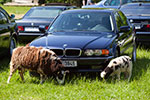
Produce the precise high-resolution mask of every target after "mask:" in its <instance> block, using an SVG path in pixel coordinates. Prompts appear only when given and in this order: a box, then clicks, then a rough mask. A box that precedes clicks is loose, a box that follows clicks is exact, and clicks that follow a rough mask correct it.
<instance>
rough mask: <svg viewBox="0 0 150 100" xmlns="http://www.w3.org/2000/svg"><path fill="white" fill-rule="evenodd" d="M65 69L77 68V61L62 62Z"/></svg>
mask: <svg viewBox="0 0 150 100" xmlns="http://www.w3.org/2000/svg"><path fill="white" fill-rule="evenodd" d="M62 63H63V64H64V66H65V67H77V61H62Z"/></svg>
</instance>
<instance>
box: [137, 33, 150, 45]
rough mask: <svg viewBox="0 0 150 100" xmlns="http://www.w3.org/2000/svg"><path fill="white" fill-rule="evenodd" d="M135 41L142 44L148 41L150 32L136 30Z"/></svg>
mask: <svg viewBox="0 0 150 100" xmlns="http://www.w3.org/2000/svg"><path fill="white" fill-rule="evenodd" d="M136 42H140V43H142V44H147V43H148V44H149V43H150V32H136Z"/></svg>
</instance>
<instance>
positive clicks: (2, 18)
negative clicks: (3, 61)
mask: <svg viewBox="0 0 150 100" xmlns="http://www.w3.org/2000/svg"><path fill="white" fill-rule="evenodd" d="M9 31H10V30H9V20H8V17H7V16H6V15H5V14H4V13H3V12H2V11H1V10H0V56H1V55H7V54H8V53H9V36H10V32H9Z"/></svg>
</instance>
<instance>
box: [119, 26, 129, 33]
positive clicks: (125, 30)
mask: <svg viewBox="0 0 150 100" xmlns="http://www.w3.org/2000/svg"><path fill="white" fill-rule="evenodd" d="M129 31H130V26H121V27H120V32H129Z"/></svg>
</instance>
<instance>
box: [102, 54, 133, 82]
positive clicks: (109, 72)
mask: <svg viewBox="0 0 150 100" xmlns="http://www.w3.org/2000/svg"><path fill="white" fill-rule="evenodd" d="M121 72H124V73H125V77H126V78H128V81H129V80H130V78H131V75H132V60H131V58H130V57H129V56H121V57H117V58H115V59H113V60H111V61H110V63H109V64H108V66H107V67H106V68H105V69H104V71H102V72H101V75H100V76H101V77H102V78H105V79H107V78H108V77H109V76H114V75H117V78H118V80H120V74H121Z"/></svg>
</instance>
